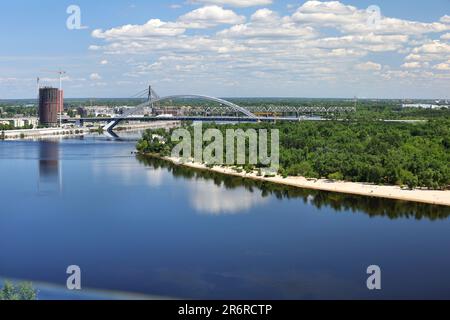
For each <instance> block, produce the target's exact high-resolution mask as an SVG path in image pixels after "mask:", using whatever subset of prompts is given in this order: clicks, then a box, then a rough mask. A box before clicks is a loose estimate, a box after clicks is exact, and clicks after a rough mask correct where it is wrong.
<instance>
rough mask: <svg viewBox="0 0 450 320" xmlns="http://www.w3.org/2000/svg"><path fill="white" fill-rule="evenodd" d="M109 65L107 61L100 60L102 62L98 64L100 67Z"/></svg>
mask: <svg viewBox="0 0 450 320" xmlns="http://www.w3.org/2000/svg"><path fill="white" fill-rule="evenodd" d="M108 63H109V61H108V60H102V61H100V64H101V65H103V66H104V65H107V64H108Z"/></svg>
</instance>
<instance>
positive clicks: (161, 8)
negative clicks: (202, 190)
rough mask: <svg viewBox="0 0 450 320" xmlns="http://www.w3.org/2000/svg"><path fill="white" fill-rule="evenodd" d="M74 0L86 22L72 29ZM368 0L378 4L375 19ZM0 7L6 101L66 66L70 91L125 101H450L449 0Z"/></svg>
mask: <svg viewBox="0 0 450 320" xmlns="http://www.w3.org/2000/svg"><path fill="white" fill-rule="evenodd" d="M72 4H76V5H78V6H79V7H80V9H81V23H82V25H83V26H84V27H85V28H82V29H79V30H69V29H68V28H67V27H66V20H67V18H68V17H69V15H68V14H67V13H66V9H67V7H68V6H69V5H72ZM370 5H377V6H378V7H379V8H380V9H381V16H380V18H379V19H377V20H376V25H374V24H369V22H367V21H368V18H369V13H367V12H366V9H367V8H368V7H369V6H370ZM1 9H2V10H1V13H0V27H1V29H2V30H3V32H2V33H1V34H0V41H1V43H2V45H1V49H0V50H1V51H0V99H6V98H30V97H33V96H34V95H35V92H36V77H38V76H39V77H40V78H41V79H42V82H43V83H45V84H49V85H57V81H56V76H55V75H54V74H51V73H46V72H43V71H44V70H56V69H59V68H61V69H64V70H65V71H67V72H68V74H67V76H66V78H65V82H64V87H65V91H66V96H67V97H128V96H132V95H133V94H134V93H136V92H138V91H141V89H143V88H145V86H146V85H148V84H150V83H151V84H153V86H154V87H155V88H156V90H157V91H159V92H160V93H161V94H164V95H165V94H176V93H198V94H210V95H217V96H299V97H353V96H358V97H370V98H397V97H398V98H428V97H429V98H450V93H449V88H450V0H430V1H427V2H425V1H420V2H419V1H414V2H413V1H406V0H396V1H392V0H391V1H364V0H363V1H361V0H360V1H344V0H342V1H341V2H325V1H324V2H319V1H284V0H272V1H271V0H242V1H238V0H188V1H186V0H181V1H177V0H173V1H144V0H136V1H118V0H117V1H111V0H110V1H107V0H96V1H85V0H80V1H60V0H58V1H57V0H53V1H52V0H41V1H29V0H16V1H8V2H3V3H2V4H1ZM151 19H154V20H153V22H152V23H148V21H149V20H151ZM126 25H130V26H128V27H124V26H126Z"/></svg>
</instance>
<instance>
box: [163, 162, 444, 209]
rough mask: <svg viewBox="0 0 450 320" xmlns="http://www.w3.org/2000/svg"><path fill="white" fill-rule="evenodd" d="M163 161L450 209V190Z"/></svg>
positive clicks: (245, 176) (297, 185)
mask: <svg viewBox="0 0 450 320" xmlns="http://www.w3.org/2000/svg"><path fill="white" fill-rule="evenodd" d="M163 159H164V160H167V161H170V162H172V163H174V164H176V165H182V166H186V167H190V168H195V169H200V170H208V171H212V172H218V173H222V174H226V175H232V176H236V177H242V178H247V179H254V180H260V181H268V182H272V183H278V184H283V185H286V186H291V187H298V188H305V189H315V190H322V191H331V192H338V193H346V194H354V195H362V196H370V197H378V198H386V199H396V200H404V201H413V202H420V203H428V204H436V205H444V206H450V190H445V191H440V190H423V189H415V190H409V189H402V188H401V187H399V186H381V185H373V184H369V183H357V182H344V181H330V180H326V179H317V180H316V179H306V178H304V177H287V178H283V177H281V176H275V177H270V178H269V177H261V176H258V175H257V173H256V172H255V173H245V172H237V171H235V170H233V169H232V168H226V167H220V166H215V167H213V168H208V167H207V166H205V165H203V164H200V163H194V162H181V161H180V159H178V158H171V157H163Z"/></svg>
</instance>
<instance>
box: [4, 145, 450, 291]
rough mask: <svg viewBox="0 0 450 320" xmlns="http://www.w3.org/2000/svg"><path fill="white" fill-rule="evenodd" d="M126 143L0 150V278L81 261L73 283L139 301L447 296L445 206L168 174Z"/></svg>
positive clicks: (28, 276)
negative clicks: (375, 278) (374, 278)
mask: <svg viewBox="0 0 450 320" xmlns="http://www.w3.org/2000/svg"><path fill="white" fill-rule="evenodd" d="M134 138H135V137H133V136H129V137H126V138H124V139H123V140H122V141H118V140H110V139H107V138H105V137H100V136H86V137H79V138H68V139H63V140H47V141H45V140H43V141H4V142H0V179H1V184H0V201H1V207H0V277H2V278H8V279H24V280H31V281H34V282H36V283H47V284H52V285H57V286H60V287H61V288H64V286H65V283H66V279H67V277H68V275H67V274H66V268H67V267H68V266H69V265H78V266H80V268H81V270H82V286H83V288H93V289H101V290H111V291H114V292H128V293H134V294H143V295H146V296H158V297H171V298H188V299H331V298H339V299H340V298H342V299H353V298H362V299H377V298H383V299H388V298H394V299H406V298H440V299H443V298H447V299H449V298H450V254H449V248H450V219H449V215H450V208H449V207H440V206H432V205H423V204H416V203H408V202H401V201H393V200H384V199H374V198H368V197H358V196H349V195H342V194H334V193H328V192H319V191H308V190H301V189H292V188H287V187H282V186H276V185H271V184H267V183H262V182H255V181H249V180H243V179H241V178H235V177H227V176H222V175H220V174H213V173H209V172H202V171H195V170H192V169H187V168H180V167H175V166H174V165H171V164H169V163H166V162H163V161H161V160H156V159H147V158H139V157H136V156H135V155H134V154H132V152H133V151H134V145H135V139H134ZM370 265H378V266H380V268H381V272H382V273H381V275H382V277H381V279H382V289H381V290H375V291H370V290H368V289H367V286H366V280H367V278H368V275H367V273H366V270H367V267H368V266H370ZM41 298H42V297H41ZM43 298H46V297H45V296H44V297H43Z"/></svg>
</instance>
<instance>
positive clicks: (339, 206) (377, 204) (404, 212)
mask: <svg viewBox="0 0 450 320" xmlns="http://www.w3.org/2000/svg"><path fill="white" fill-rule="evenodd" d="M137 159H138V160H139V162H141V163H143V164H145V165H148V166H151V167H153V168H155V169H159V168H164V169H167V170H169V171H170V172H171V173H172V175H173V176H174V177H175V178H183V179H203V180H212V181H213V182H214V184H215V185H217V186H218V187H225V188H226V189H235V188H238V187H244V188H245V189H246V190H248V191H250V192H256V191H260V192H261V195H262V196H263V197H268V196H270V195H273V196H275V197H276V198H278V199H302V200H303V202H304V203H310V204H312V205H314V206H315V207H317V208H323V207H330V208H332V209H334V210H336V211H338V212H339V211H352V212H359V211H362V212H364V213H366V214H368V215H369V216H370V217H376V216H382V217H388V218H390V219H398V218H414V219H418V220H420V219H424V218H426V219H429V220H438V219H446V218H448V216H449V215H450V207H446V206H438V205H430V204H423V203H417V202H409V201H399V200H390V199H383V198H375V197H366V196H357V195H348V194H343V193H335V192H327V191H318V190H310V189H302V188H295V187H289V186H284V185H280V184H276V183H271V182H266V181H258V180H252V179H245V178H241V177H234V176H229V175H225V174H221V173H218V172H210V171H206V170H200V169H194V168H187V167H183V166H178V165H175V164H173V163H171V162H169V161H165V160H162V159H158V158H153V157H144V156H138V157H137Z"/></svg>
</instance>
